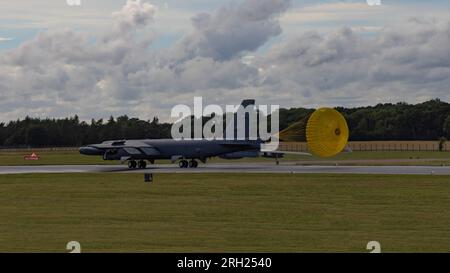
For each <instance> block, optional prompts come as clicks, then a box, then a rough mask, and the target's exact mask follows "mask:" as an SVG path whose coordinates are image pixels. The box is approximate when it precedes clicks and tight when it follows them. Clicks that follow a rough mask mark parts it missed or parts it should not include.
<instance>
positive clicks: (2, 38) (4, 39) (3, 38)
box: [0, 37, 14, 43]
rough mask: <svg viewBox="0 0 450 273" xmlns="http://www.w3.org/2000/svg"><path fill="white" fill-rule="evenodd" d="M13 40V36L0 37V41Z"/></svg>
mask: <svg viewBox="0 0 450 273" xmlns="http://www.w3.org/2000/svg"><path fill="white" fill-rule="evenodd" d="M12 40H14V39H13V38H5V37H0V43H1V42H8V41H12Z"/></svg>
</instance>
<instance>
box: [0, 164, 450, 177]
mask: <svg viewBox="0 0 450 273" xmlns="http://www.w3.org/2000/svg"><path fill="white" fill-rule="evenodd" d="M115 172H119V173H296V174H313V173H314V174H380V175H381V174H416V175H450V167H432V166H429V167H428V166H300V165H293V164H282V165H278V166H277V165H275V164H268V163H234V164H232V163H226V164H225V163H223V164H206V165H201V166H199V167H198V168H196V169H180V168H179V167H178V166H177V165H168V164H165V165H151V166H150V167H148V168H147V169H145V170H139V169H138V170H129V169H128V167H127V166H125V165H71V166H69V165H61V166H0V174H32V173H115Z"/></svg>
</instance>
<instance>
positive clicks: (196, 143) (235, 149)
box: [80, 100, 283, 169]
mask: <svg viewBox="0 0 450 273" xmlns="http://www.w3.org/2000/svg"><path fill="white" fill-rule="evenodd" d="M254 103H255V101H254V100H244V101H243V102H242V103H241V105H242V106H243V107H247V106H248V105H254ZM235 124H236V123H235ZM262 143H263V141H261V140H226V139H225V140H203V139H202V140H174V139H141V140H114V141H105V142H103V143H100V144H91V145H88V146H86V147H81V148H80V153H81V154H83V155H96V156H99V155H101V156H103V159H104V160H120V161H128V167H129V168H130V169H135V168H140V169H145V168H146V167H147V161H149V162H150V163H152V164H154V162H155V160H161V159H170V160H171V161H172V162H175V161H177V160H180V161H179V166H180V168H188V167H190V168H197V166H198V162H197V160H200V161H201V162H203V163H206V160H207V159H208V158H211V157H217V156H218V157H221V158H224V159H240V158H244V157H259V156H263V157H269V158H280V157H282V156H283V155H282V154H279V153H271V152H261V144H262Z"/></svg>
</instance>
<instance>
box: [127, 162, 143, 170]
mask: <svg viewBox="0 0 450 273" xmlns="http://www.w3.org/2000/svg"><path fill="white" fill-rule="evenodd" d="M128 168H130V169H136V168H139V169H145V168H147V162H145V161H144V160H140V161H138V162H136V161H134V160H130V161H128Z"/></svg>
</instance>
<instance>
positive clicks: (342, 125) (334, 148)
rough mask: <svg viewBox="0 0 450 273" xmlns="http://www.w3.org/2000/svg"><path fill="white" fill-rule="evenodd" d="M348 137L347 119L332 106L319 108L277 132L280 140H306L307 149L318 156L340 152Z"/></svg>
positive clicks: (333, 154) (329, 155) (328, 155)
mask: <svg viewBox="0 0 450 273" xmlns="http://www.w3.org/2000/svg"><path fill="white" fill-rule="evenodd" d="M348 137H349V129H348V126H347V121H346V120H345V118H344V117H343V116H342V115H341V113H339V112H338V111H336V110H335V109H332V108H320V109H318V110H316V111H315V112H314V113H312V114H311V115H310V116H308V117H306V118H305V119H303V120H300V121H298V122H296V123H294V124H292V125H291V126H289V127H288V128H286V129H285V130H283V131H281V132H280V133H279V138H280V140H281V141H293V142H298V141H300V142H302V141H306V142H307V143H308V149H309V151H310V152H311V153H312V154H314V155H316V156H320V157H332V156H335V155H337V154H339V153H340V152H342V151H343V150H344V149H345V147H346V146H347V142H348Z"/></svg>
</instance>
